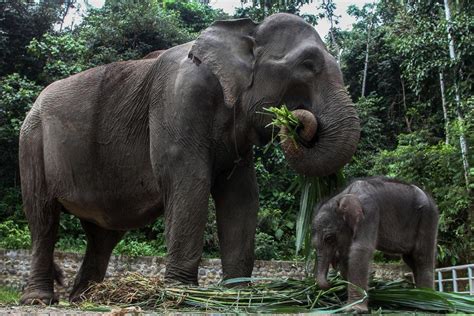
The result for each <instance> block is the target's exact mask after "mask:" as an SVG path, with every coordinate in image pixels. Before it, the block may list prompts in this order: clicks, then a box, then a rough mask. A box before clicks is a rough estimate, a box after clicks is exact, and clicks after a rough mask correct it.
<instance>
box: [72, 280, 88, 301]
mask: <svg viewBox="0 0 474 316" xmlns="http://www.w3.org/2000/svg"><path fill="white" fill-rule="evenodd" d="M88 289H89V286H88V285H87V284H80V285H78V286H74V288H73V289H72V291H71V294H69V302H70V303H74V304H79V303H82V302H83V301H85V300H86V294H87V290H88Z"/></svg>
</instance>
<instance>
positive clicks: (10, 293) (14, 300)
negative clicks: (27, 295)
mask: <svg viewBox="0 0 474 316" xmlns="http://www.w3.org/2000/svg"><path fill="white" fill-rule="evenodd" d="M20 295H21V293H20V291H18V290H14V289H10V288H7V287H3V286H2V287H0V306H1V305H4V304H18V302H19V301H20Z"/></svg>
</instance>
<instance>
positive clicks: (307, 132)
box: [279, 109, 318, 155]
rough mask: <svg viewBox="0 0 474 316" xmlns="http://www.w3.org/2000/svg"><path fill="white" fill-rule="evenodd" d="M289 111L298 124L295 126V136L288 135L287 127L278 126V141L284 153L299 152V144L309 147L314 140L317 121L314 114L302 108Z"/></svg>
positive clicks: (295, 153) (312, 144)
mask: <svg viewBox="0 0 474 316" xmlns="http://www.w3.org/2000/svg"><path fill="white" fill-rule="evenodd" d="M291 113H292V114H293V115H294V116H295V117H296V118H297V119H298V121H299V123H300V124H299V125H298V126H297V128H296V137H295V139H292V138H291V137H289V128H288V127H287V126H282V127H281V128H280V133H279V134H280V142H281V146H282V147H283V149H284V150H285V152H286V153H289V154H290V155H292V154H294V155H298V154H301V146H304V147H306V148H311V147H313V146H314V143H315V142H316V138H317V137H316V136H317V129H318V121H317V119H316V116H315V115H314V114H313V113H312V112H310V111H308V110H304V109H296V110H293V111H291Z"/></svg>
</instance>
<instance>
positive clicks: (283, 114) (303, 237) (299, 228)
mask: <svg viewBox="0 0 474 316" xmlns="http://www.w3.org/2000/svg"><path fill="white" fill-rule="evenodd" d="M265 110H266V111H267V112H268V113H269V114H270V115H272V116H273V119H272V122H271V123H270V124H269V125H268V126H272V127H276V128H279V129H282V128H285V129H286V130H287V131H288V133H286V134H281V133H280V134H279V135H280V138H281V137H284V138H283V139H280V141H281V142H285V141H291V142H293V143H294V144H295V146H303V145H302V144H299V143H298V142H299V141H300V138H299V136H298V131H299V129H300V128H301V127H302V126H301V122H299V120H298V118H297V117H296V116H295V115H294V114H293V113H292V112H291V111H290V110H288V108H287V107H286V106H284V105H283V106H282V107H281V108H277V107H271V108H268V109H265ZM344 184H345V179H344V176H343V173H342V170H339V171H338V172H336V173H335V174H333V175H329V176H326V177H309V176H304V175H299V176H298V178H297V181H296V182H295V183H293V184H292V186H291V189H290V191H294V192H296V193H298V192H299V193H300V207H299V212H298V215H297V219H296V253H297V254H298V253H300V251H302V255H303V256H304V257H305V258H306V271H307V272H308V273H310V266H311V262H312V259H313V257H312V253H313V251H312V247H311V233H310V231H311V230H310V229H309V228H310V226H311V219H312V216H313V210H314V206H315V205H316V204H317V203H318V202H319V201H321V200H322V199H323V198H324V197H327V196H330V195H331V194H333V193H334V192H335V191H336V190H337V189H338V188H340V187H342V186H343V185H344Z"/></svg>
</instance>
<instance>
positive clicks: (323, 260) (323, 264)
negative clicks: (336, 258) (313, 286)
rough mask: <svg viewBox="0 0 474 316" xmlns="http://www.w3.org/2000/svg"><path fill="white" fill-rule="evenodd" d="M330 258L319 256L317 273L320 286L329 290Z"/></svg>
mask: <svg viewBox="0 0 474 316" xmlns="http://www.w3.org/2000/svg"><path fill="white" fill-rule="evenodd" d="M329 262H330V259H329V258H328V256H319V255H318V270H317V275H316V282H317V283H318V286H319V288H321V289H323V290H327V289H329V288H330V286H329V283H328V279H327V275H328V270H329Z"/></svg>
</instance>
